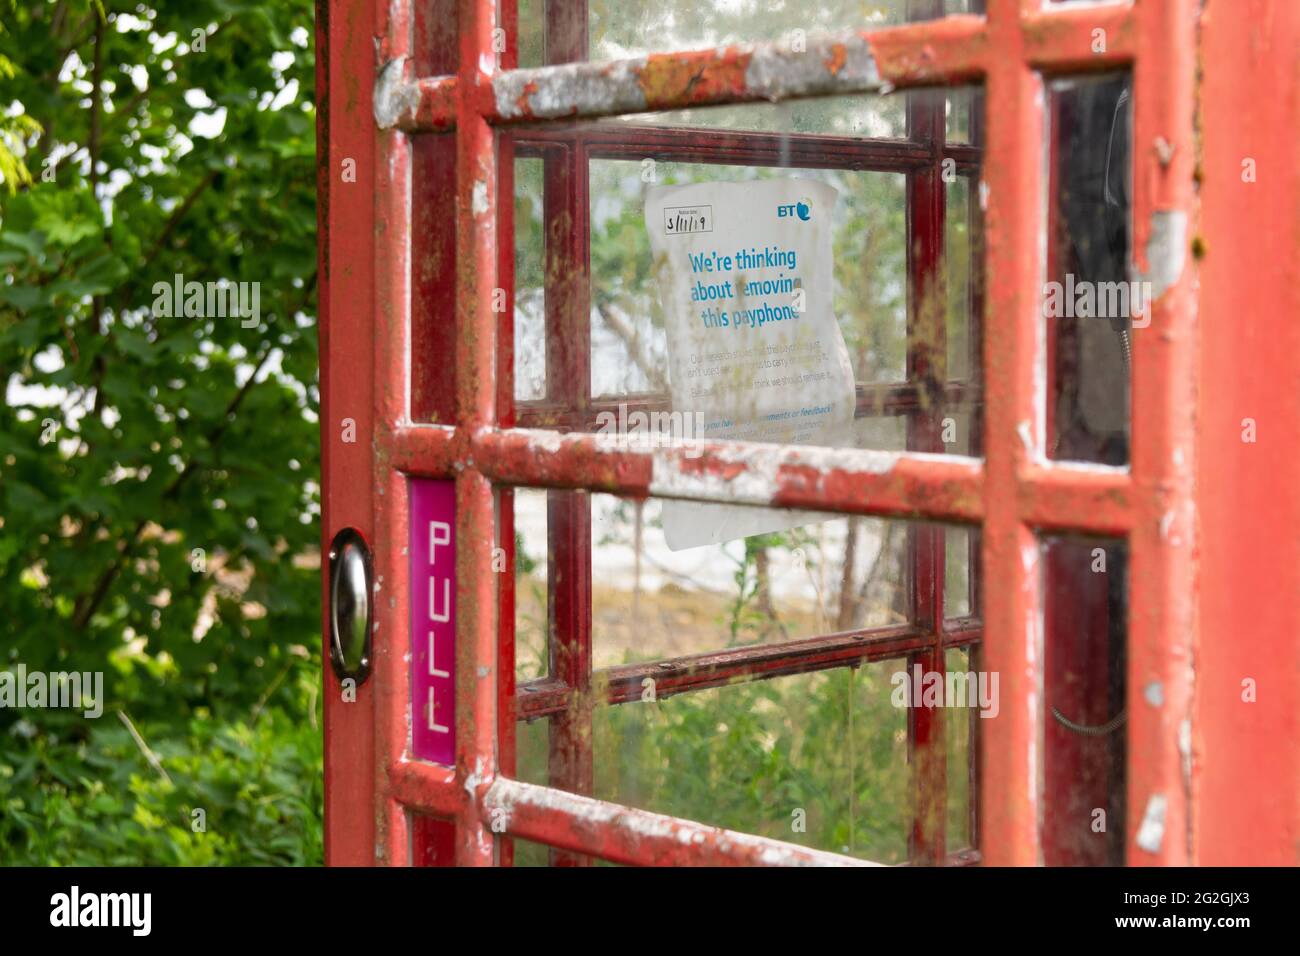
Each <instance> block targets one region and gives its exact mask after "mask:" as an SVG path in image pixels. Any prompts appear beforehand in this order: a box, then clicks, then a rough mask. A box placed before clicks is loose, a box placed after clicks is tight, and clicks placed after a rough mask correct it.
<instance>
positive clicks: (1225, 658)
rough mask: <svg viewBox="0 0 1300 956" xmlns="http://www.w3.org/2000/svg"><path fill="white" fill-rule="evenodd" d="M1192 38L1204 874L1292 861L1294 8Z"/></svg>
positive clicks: (1299, 608)
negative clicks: (1196, 93)
mask: <svg viewBox="0 0 1300 956" xmlns="http://www.w3.org/2000/svg"><path fill="white" fill-rule="evenodd" d="M1200 37H1201V56H1200V58H1199V60H1198V61H1197V68H1198V69H1199V70H1200V71H1201V77H1202V81H1201V86H1200V99H1199V102H1198V110H1199V115H1198V123H1197V127H1198V129H1199V132H1200V138H1199V141H1198V145H1199V149H1200V151H1199V153H1198V154H1197V155H1198V158H1199V160H1200V164H1199V166H1198V170H1197V171H1198V173H1199V174H1200V175H1199V180H1200V200H1201V214H1202V219H1201V229H1200V232H1199V233H1194V232H1190V231H1189V236H1193V235H1195V236H1198V238H1199V248H1200V250H1201V252H1202V253H1203V258H1202V259H1201V261H1200V268H1199V272H1200V276H1199V279H1200V301H1199V306H1198V309H1197V323H1198V327H1199V329H1200V335H1201V348H1200V354H1199V375H1198V376H1197V383H1198V395H1197V406H1196V408H1197V422H1198V427H1199V432H1198V435H1197V441H1198V442H1199V443H1200V446H1201V454H1200V457H1199V459H1198V461H1197V464H1196V487H1197V515H1198V516H1199V520H1200V531H1201V540H1200V549H1199V554H1200V562H1201V567H1200V575H1199V578H1198V581H1199V588H1200V593H1201V601H1200V633H1199V638H1198V641H1197V643H1196V646H1195V648H1194V654H1193V661H1194V664H1195V680H1196V694H1195V700H1194V702H1193V712H1192V721H1193V723H1192V728H1193V729H1192V734H1191V740H1190V751H1191V752H1190V754H1189V757H1190V760H1191V764H1192V772H1191V786H1192V790H1191V795H1192V801H1193V808H1192V820H1191V824H1192V847H1193V852H1194V854H1195V862H1196V863H1198V864H1203V865H1207V866H1240V865H1243V864H1246V865H1262V866H1296V865H1297V864H1300V600H1298V599H1297V596H1298V595H1300V535H1297V534H1296V533H1295V529H1296V528H1300V455H1297V454H1296V449H1298V448H1300V403H1297V402H1296V382H1297V381H1300V322H1297V321H1296V317H1297V316H1300V215H1297V212H1296V211H1297V210H1300V172H1297V166H1296V162H1295V147H1294V136H1293V135H1292V133H1293V131H1294V130H1295V129H1297V128H1300V75H1297V72H1296V69H1295V51H1296V49H1297V46H1300V5H1296V4H1293V3H1292V4H1277V3H1269V2H1268V0H1232V2H1228V0H1209V2H1208V3H1206V4H1205V7H1204V12H1203V13H1202V15H1201V18H1200ZM1154 330H1155V329H1154V327H1153V328H1152V329H1148V330H1147V331H1148V332H1150V331H1154ZM1252 424H1253V426H1254V429H1255V431H1254V434H1253V435H1252V434H1250V433H1249V432H1248V431H1247V430H1248V429H1249V428H1250V427H1251V425H1252ZM1249 438H1253V439H1254V440H1253V441H1250V440H1248V439H1249Z"/></svg>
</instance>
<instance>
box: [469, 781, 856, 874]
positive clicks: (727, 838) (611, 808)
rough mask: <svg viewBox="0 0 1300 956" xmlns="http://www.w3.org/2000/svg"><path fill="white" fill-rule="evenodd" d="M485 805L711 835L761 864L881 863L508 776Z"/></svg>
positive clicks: (650, 833) (685, 840) (635, 832)
mask: <svg viewBox="0 0 1300 956" xmlns="http://www.w3.org/2000/svg"><path fill="white" fill-rule="evenodd" d="M484 805H485V806H488V807H490V808H493V809H496V808H500V809H504V810H505V811H506V813H507V815H509V816H511V817H513V816H514V814H515V810H516V808H518V807H520V806H526V807H532V808H535V809H538V810H546V811H549V812H554V813H559V814H563V815H564V816H567V817H570V818H571V819H573V820H575V821H577V822H580V823H581V824H583V825H584V826H591V827H596V828H599V827H610V828H612V829H615V830H618V831H620V832H622V833H625V834H629V835H631V836H632V837H637V838H642V839H651V840H671V841H673V842H676V843H680V844H682V845H699V844H702V843H704V842H705V839H706V837H707V836H709V835H713V836H715V838H716V840H717V846H718V849H719V850H720V851H722V852H727V851H729V850H735V849H751V850H756V851H758V853H759V859H760V860H761V862H763V863H765V864H768V865H770V866H817V865H859V866H880V865H881V864H878V863H870V862H867V861H863V860H852V859H849V858H847V857H841V856H837V855H835V854H831V853H825V852H822V851H817V850H807V849H805V848H803V847H798V846H794V845H791V844H785V843H782V842H780V841H778V840H769V839H765V838H763V837H758V836H750V835H747V834H742V833H733V832H731V831H729V830H723V829H720V828H717V827H708V826H705V825H703V824H698V823H692V822H690V821H685V820H676V819H674V818H673V817H669V816H665V815H663V814H658V813H650V812H648V811H644V810H633V809H628V808H626V807H622V806H618V805H617V804H612V803H606V802H604V801H602V800H594V799H591V798H590V797H582V796H578V795H575V794H569V793H564V792H563V791H560V790H555V789H552V788H550V787H538V786H533V785H530V784H525V783H520V782H519V781H515V780H507V779H504V778H497V780H496V781H494V782H493V784H492V787H491V788H490V789H489V790H488V793H487V795H486V796H485V798H484Z"/></svg>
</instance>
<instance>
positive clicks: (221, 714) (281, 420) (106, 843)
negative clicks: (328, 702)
mask: <svg viewBox="0 0 1300 956" xmlns="http://www.w3.org/2000/svg"><path fill="white" fill-rule="evenodd" d="M312 29H313V9H312V3H311V0H277V2H275V3H256V2H250V3H241V2H226V0H151V2H150V3H149V4H143V3H136V2H129V0H102V2H100V0H48V2H42V0H26V2H21V3H20V2H17V0H0V175H3V178H4V182H3V184H0V276H3V279H2V280H0V380H2V381H3V384H4V387H5V389H6V395H5V398H6V401H5V402H4V406H3V408H0V667H7V668H12V667H14V666H15V665H16V664H17V663H19V662H21V663H23V664H25V665H26V667H27V668H28V670H43V671H73V670H76V671H102V672H104V675H105V688H104V690H105V697H106V700H105V702H104V714H103V716H102V717H101V718H99V719H98V720H86V719H84V718H83V717H82V715H81V714H80V712H75V713H74V712H71V711H60V710H37V709H27V710H23V711H15V710H13V709H4V710H0V863H10V864H13V863H34V864H106V863H146V864H173V863H185V864H202V863H224V864H252V863H276V864H311V863H319V862H320V861H321V858H322V853H321V776H320V766H321V734H320V717H319V712H320V701H319V699H318V686H319V681H320V639H319V636H318V635H319V586H318V573H319V572H318V568H319V557H318V553H317V548H318V540H319V508H318V488H317V482H318V480H319V472H320V465H319V451H318V446H319V442H318V437H317V424H316V414H317V408H318V395H317V390H316V366H317V361H316V327H315V326H316V323H315V310H316V305H315V303H316V212H315V166H314V161H313V160H314V155H315V107H314V89H313V81H314V68H315V60H314V50H313V46H314V42H313V36H312ZM176 274H182V275H183V276H184V277H185V279H186V281H199V282H208V281H214V280H217V279H227V280H229V281H231V282H240V281H247V282H259V283H260V311H261V318H260V322H259V323H258V324H257V326H256V327H255V328H244V327H243V326H242V324H241V321H240V320H239V319H238V318H234V317H230V318H193V317H182V316H176V317H171V318H161V317H154V316H153V315H151V312H150V307H151V305H152V304H153V301H154V299H155V296H154V294H153V292H152V287H153V284H154V283H155V282H160V281H162V282H171V281H172V279H173V276H174V275H176ZM195 810H202V811H203V814H202V815H201V816H199V815H195V813H194V811H195ZM200 822H202V823H203V825H204V826H205V829H203V830H199V831H198V832H196V830H197V828H198V826H199V823H200Z"/></svg>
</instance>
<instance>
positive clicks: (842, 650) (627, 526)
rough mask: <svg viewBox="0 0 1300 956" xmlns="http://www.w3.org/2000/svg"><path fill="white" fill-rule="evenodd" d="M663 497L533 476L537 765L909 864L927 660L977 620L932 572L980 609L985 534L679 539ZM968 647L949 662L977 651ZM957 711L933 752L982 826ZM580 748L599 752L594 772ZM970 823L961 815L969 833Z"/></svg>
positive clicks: (523, 761)
mask: <svg viewBox="0 0 1300 956" xmlns="http://www.w3.org/2000/svg"><path fill="white" fill-rule="evenodd" d="M664 505H665V501H664V500H662V499H657V498H650V499H647V500H645V501H634V500H628V499H623V498H618V497H615V496H611V495H604V494H591V493H587V492H571V491H547V490H542V489H516V490H515V493H514V528H515V548H516V551H515V558H516V560H515V582H514V584H515V608H516V616H515V622H516V631H515V659H516V677H517V679H518V681H519V698H520V711H519V712H520V715H521V717H522V718H524V719H523V720H521V722H520V723H519V724H518V730H517V733H518V737H517V743H518V746H517V752H518V771H517V772H518V776H519V777H520V779H524V780H528V781H530V782H536V783H548V784H550V785H552V786H556V787H559V788H562V789H569V790H574V791H575V792H582V793H591V794H593V795H595V796H597V797H600V798H602V799H606V800H611V801H614V802H620V803H625V804H628V805H630V806H635V807H639V808H641V809H648V810H653V811H656V812H662V813H669V814H674V815H678V816H684V817H687V818H690V819H695V820H700V821H702V822H705V823H710V824H716V825H719V826H726V827H730V828H733V829H738V830H741V831H744V832H752V833H759V834H762V835H767V836H774V837H777V838H780V839H788V840H793V842H796V843H801V844H805V845H809V846H816V847H819V848H822V849H829V850H834V851H836V852H846V853H852V854H855V855H860V856H863V857H865V858H869V859H876V860H879V861H881V862H901V861H903V860H906V859H907V853H908V849H907V847H908V842H907V833H908V832H909V830H910V828H911V826H912V821H911V814H912V813H913V806H912V803H911V802H910V801H911V798H912V796H914V794H915V790H914V789H913V788H912V787H913V782H912V774H913V773H914V772H916V771H915V766H914V765H913V763H912V762H911V761H912V760H913V758H912V757H910V756H909V754H910V752H911V751H910V745H909V742H908V741H909V725H910V721H909V719H908V718H909V711H908V707H909V706H913V703H912V701H913V698H912V697H911V687H912V684H911V683H910V681H911V679H912V677H911V672H910V670H909V667H908V665H907V660H908V658H907V656H906V655H907V654H908V652H909V651H910V652H922V653H924V652H926V649H927V648H932V647H933V646H934V644H935V641H937V640H939V639H940V638H941V637H942V639H944V640H945V641H952V640H954V635H955V634H956V630H955V629H956V628H959V627H964V628H966V629H967V630H966V632H965V633H975V634H977V633H978V632H977V630H974V631H972V630H971V629H972V628H977V623H975V622H972V621H970V620H969V619H968V620H965V621H957V620H950V619H945V620H943V621H942V623H941V625H940V627H941V629H939V628H936V626H935V621H934V611H933V607H934V605H933V604H931V603H929V602H930V600H931V598H929V597H927V595H932V594H933V590H934V589H933V588H931V587H929V586H928V585H926V586H922V585H920V584H919V581H920V580H922V579H924V580H930V581H934V580H935V579H934V578H933V577H932V575H933V574H934V569H935V568H937V567H943V566H945V565H946V572H941V573H942V574H943V575H944V576H943V577H941V578H939V579H938V580H937V581H936V582H935V583H936V584H937V586H938V587H940V588H941V589H942V590H943V592H944V595H945V597H944V598H943V607H944V609H945V612H946V614H948V615H950V614H952V613H953V612H954V611H956V612H958V613H961V614H965V613H968V612H969V610H970V601H969V597H968V596H967V592H968V589H969V587H970V583H971V581H972V580H973V577H972V573H971V567H970V558H971V555H972V553H974V554H976V556H977V552H972V549H971V539H972V538H973V537H974V536H973V535H971V534H969V533H968V531H967V530H966V529H961V528H956V527H951V526H940V525H935V524H927V523H920V522H907V521H900V520H894V521H889V520H883V519H874V518H863V517H856V516H852V517H850V516H843V515H839V516H835V515H818V514H811V515H808V516H807V519H808V520H807V523H806V524H803V525H800V526H798V527H795V528H793V529H790V530H787V531H784V532H781V533H773V534H764V535H757V536H752V537H748V538H745V539H743V540H738V541H732V542H728V543H725V544H718V545H710V546H704V547H697V548H691V549H686V550H681V551H673V550H671V549H670V548H669V547H668V546H667V543H666V540H665V536H664V531H663V528H662V513H663V507H664ZM579 536H582V537H579ZM950 589H951V590H952V591H954V592H955V593H954V595H953V597H952V600H951V602H950V601H949V600H948V599H947V597H946V595H947V593H948V591H949V590H950ZM947 656H948V665H947V666H948V668H949V669H954V668H956V667H957V665H958V664H959V663H963V662H964V661H965V660H966V659H965V658H964V657H961V658H959V657H955V656H953V652H951V651H950V652H949V653H948V655H947ZM826 668H829V669H826ZM960 669H961V670H963V671H964V670H966V667H965V666H963V667H961V668H960ZM800 671H807V672H808V673H803V674H799V673H798V672H800ZM773 675H777V676H773ZM899 675H901V676H899ZM764 678H766V679H764ZM900 680H901V681H903V683H902V684H900V683H899V681H900ZM565 682H567V683H568V686H569V687H575V688H580V691H579V692H578V693H576V694H572V693H568V692H566V691H565V690H564V685H565ZM900 687H904V688H905V689H904V692H902V693H901V695H900V693H899V688H900ZM557 694H558V695H559V696H558V697H557V696H556V695H557ZM542 698H546V701H547V702H546V703H544V704H538V703H536V701H537V700H540V699H542ZM959 703H960V704H961V706H967V705H968V704H969V702H968V701H961V702H959ZM944 719H945V720H947V721H951V722H953V723H951V724H946V725H945V726H946V727H947V730H946V732H945V733H943V734H941V735H940V737H939V739H938V740H937V741H936V743H935V744H934V746H937V747H942V748H943V750H944V756H943V758H942V759H943V760H945V761H946V762H947V766H948V767H949V770H948V772H947V776H948V778H949V779H948V785H947V787H946V788H945V794H946V799H947V800H948V802H949V803H950V804H951V802H952V801H957V803H958V804H959V806H957V807H955V808H954V807H953V806H951V805H950V806H949V807H948V808H947V811H946V813H947V816H948V817H950V818H951V819H952V820H956V821H961V820H966V819H968V818H969V814H970V808H969V800H970V795H969V794H970V791H969V787H966V786H965V785H963V784H961V782H960V780H958V779H955V778H954V776H953V775H954V774H956V775H958V777H960V776H961V775H962V774H968V773H969V764H970V761H971V760H972V759H973V753H974V751H973V749H972V746H971V733H972V729H971V726H970V724H969V722H965V723H963V721H966V720H967V718H966V717H964V716H962V715H960V714H956V713H955V712H954V711H953V709H952V708H945V717H944ZM958 726H960V727H962V728H965V729H964V730H960V731H959V730H957V729H956V728H957V727H958ZM555 746H558V747H559V748H560V749H559V751H558V753H559V754H560V756H558V757H557V756H556V753H557V752H556V751H553V750H552V748H553V747H555ZM571 751H578V752H585V753H587V754H589V755H590V757H589V758H583V759H590V761H591V766H592V767H594V770H593V771H592V773H594V776H593V777H592V778H591V779H590V780H587V779H586V778H585V777H584V776H583V774H582V772H581V771H580V770H575V769H573V768H574V767H575V766H580V765H581V762H582V761H581V760H579V761H578V764H577V765H575V764H573V763H571V762H569V758H567V757H565V756H563V755H564V754H567V753H570V752H571ZM557 761H558V762H557ZM702 768H711V769H709V770H707V772H706V771H705V770H704V769H702ZM961 768H966V769H961ZM743 781H749V784H748V785H742V782H743ZM936 785H939V783H938V780H937V778H936ZM790 801H793V802H790ZM787 802H788V803H789V806H786V803H787ZM795 825H797V826H798V827H799V829H794V828H793V827H794V826H795ZM967 839H968V837H967V836H966V835H965V831H964V830H959V831H957V832H956V833H955V834H954V836H953V837H952V838H951V840H952V841H954V842H951V843H950V846H951V847H952V848H953V849H954V850H956V849H961V848H962V847H964V846H965V845H966V842H965V841H966V840H967ZM530 852H531V851H530ZM541 858H547V859H549V858H550V857H549V856H548V855H547V854H545V853H542V857H538V856H537V854H536V853H534V855H533V857H532V858H531V859H532V860H533V862H538V861H539V860H540V859H541Z"/></svg>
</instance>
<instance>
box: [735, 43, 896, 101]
mask: <svg viewBox="0 0 1300 956" xmlns="http://www.w3.org/2000/svg"><path fill="white" fill-rule="evenodd" d="M837 47H838V51H837ZM837 52H842V55H843V61H842V63H841V65H840V67H839V69H838V70H836V72H834V73H831V72H830V70H829V69H828V68H827V64H828V63H830V62H833V61H834V60H836V59H838V56H837ZM745 85H746V86H747V87H748V88H749V90H750V92H752V93H757V94H758V95H760V96H762V97H764V98H765V99H768V100H781V99H787V98H789V97H792V96H810V95H813V94H816V93H830V92H849V91H855V92H865V91H869V90H879V91H880V92H882V93H884V92H886V91H885V90H884V89H882V87H881V83H880V73H879V72H878V71H877V69H876V58H875V57H874V56H872V54H871V47H869V46H868V45H867V41H866V40H865V39H863V37H862V36H860V35H857V34H854V35H852V36H849V37H845V38H836V37H831V36H821V37H809V39H808V48H807V51H806V52H796V51H794V50H793V49H791V48H790V47H788V46H787V45H786V44H782V43H765V44H761V45H758V46H755V47H753V48H752V54H751V56H750V60H749V66H748V68H747V69H746V70H745Z"/></svg>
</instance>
